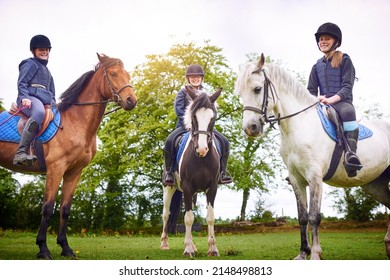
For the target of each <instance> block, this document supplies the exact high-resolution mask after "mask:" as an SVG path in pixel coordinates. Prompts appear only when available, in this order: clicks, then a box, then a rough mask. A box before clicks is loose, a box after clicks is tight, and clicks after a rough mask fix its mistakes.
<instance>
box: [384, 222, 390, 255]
mask: <svg viewBox="0 0 390 280" xmlns="http://www.w3.org/2000/svg"><path fill="white" fill-rule="evenodd" d="M385 248H386V254H387V257H388V258H389V259H390V224H389V226H388V228H387V233H386V236H385Z"/></svg>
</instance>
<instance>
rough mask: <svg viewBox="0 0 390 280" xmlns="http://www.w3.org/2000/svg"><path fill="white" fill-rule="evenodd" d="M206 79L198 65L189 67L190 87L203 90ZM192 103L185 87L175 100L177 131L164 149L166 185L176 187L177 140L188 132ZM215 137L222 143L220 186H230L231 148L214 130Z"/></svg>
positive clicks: (170, 135) (164, 178) (188, 80)
mask: <svg viewBox="0 0 390 280" xmlns="http://www.w3.org/2000/svg"><path fill="white" fill-rule="evenodd" d="M203 78H204V71H203V68H202V67H201V66H200V65H198V64H192V65H190V66H188V67H187V70H186V79H187V82H188V83H189V85H190V86H191V87H192V88H193V89H195V90H201V89H203V86H202V82H203ZM190 101H191V97H190V96H189V95H188V93H187V91H186V90H185V88H184V87H183V88H182V89H180V91H179V92H178V93H177V95H176V98H175V103H174V106H175V113H176V115H177V118H178V120H177V124H176V129H175V130H174V131H173V132H171V134H169V136H168V137H167V139H166V142H165V147H164V158H165V176H163V183H164V184H165V185H174V178H173V172H174V169H175V157H176V148H175V142H176V139H177V138H178V137H179V136H181V135H183V134H184V133H185V132H187V129H186V128H185V125H184V114H185V112H186V109H187V106H188V104H189V103H190ZM214 135H215V136H216V137H217V138H218V140H219V142H220V143H221V150H222V151H221V152H222V158H221V174H220V181H219V183H220V184H229V183H231V182H232V178H231V177H230V176H228V175H227V174H226V167H227V162H228V158H229V153H230V148H229V141H228V139H227V138H226V137H225V136H224V135H222V134H221V133H220V132H218V131H216V130H215V129H214Z"/></svg>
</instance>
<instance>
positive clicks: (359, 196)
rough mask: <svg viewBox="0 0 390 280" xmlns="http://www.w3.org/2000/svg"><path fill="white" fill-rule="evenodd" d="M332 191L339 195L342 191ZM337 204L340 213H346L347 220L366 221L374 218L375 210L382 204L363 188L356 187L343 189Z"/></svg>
mask: <svg viewBox="0 0 390 280" xmlns="http://www.w3.org/2000/svg"><path fill="white" fill-rule="evenodd" d="M332 193H333V194H336V195H337V194H339V193H340V191H338V190H334V191H332ZM335 206H336V208H337V210H338V211H339V213H343V214H345V218H346V219H347V220H354V221H359V222H366V221H370V220H372V219H373V218H374V211H375V209H376V208H378V207H379V206H380V204H379V202H377V201H376V200H374V199H373V198H372V197H370V196H368V195H367V194H366V193H365V192H364V191H363V189H362V188H359V187H355V188H345V189H343V194H342V195H339V198H338V199H337V200H336V201H335Z"/></svg>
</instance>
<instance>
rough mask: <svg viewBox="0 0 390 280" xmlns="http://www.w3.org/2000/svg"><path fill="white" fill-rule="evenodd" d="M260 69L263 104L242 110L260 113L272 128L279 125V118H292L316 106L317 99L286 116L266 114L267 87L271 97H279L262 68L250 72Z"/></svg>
mask: <svg viewBox="0 0 390 280" xmlns="http://www.w3.org/2000/svg"><path fill="white" fill-rule="evenodd" d="M260 71H262V72H263V74H264V77H265V81H264V96H263V104H262V105H261V109H259V108H256V107H253V106H244V111H245V110H248V111H253V112H255V113H259V114H260V115H261V117H262V118H263V119H264V122H265V123H269V124H270V126H271V127H272V128H275V127H274V124H275V123H277V124H278V125H280V121H281V120H284V119H288V118H292V117H294V116H296V115H299V114H300V113H302V112H305V111H306V110H308V109H310V108H311V107H314V106H316V105H317V104H318V103H319V101H317V102H315V103H314V104H312V105H309V106H308V107H306V108H304V109H302V110H300V111H298V112H295V113H293V114H290V115H287V116H283V117H281V116H280V114H278V116H277V117H275V116H268V99H269V93H268V92H269V88H270V89H271V90H270V91H271V94H272V98H273V99H274V100H275V97H276V98H277V99H279V97H278V95H277V93H276V90H275V86H274V84H273V83H272V81H271V80H270V79H269V78H268V76H267V75H266V73H265V71H264V70H263V69H258V70H255V71H253V72H252V74H253V73H259V72H260Z"/></svg>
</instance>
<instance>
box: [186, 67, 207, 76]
mask: <svg viewBox="0 0 390 280" xmlns="http://www.w3.org/2000/svg"><path fill="white" fill-rule="evenodd" d="M197 75H199V76H202V77H204V71H203V68H202V66H200V65H199V64H191V65H190V66H188V67H187V70H186V77H188V76H197Z"/></svg>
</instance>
